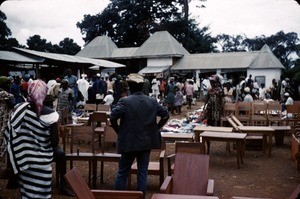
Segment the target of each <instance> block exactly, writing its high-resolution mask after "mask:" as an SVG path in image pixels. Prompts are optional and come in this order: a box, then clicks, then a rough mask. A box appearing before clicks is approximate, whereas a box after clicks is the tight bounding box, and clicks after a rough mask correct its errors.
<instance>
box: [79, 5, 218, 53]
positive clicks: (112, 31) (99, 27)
mask: <svg viewBox="0 0 300 199" xmlns="http://www.w3.org/2000/svg"><path fill="white" fill-rule="evenodd" d="M199 1H202V0H199ZM189 2H190V0H188V1H182V0H166V1H158V0H153V1H135V0H114V1H112V3H110V4H109V5H108V7H107V8H105V9H104V10H103V12H102V13H99V14H97V15H95V16H91V15H85V16H84V19H83V20H82V21H81V22H78V23H77V27H78V28H80V30H81V33H82V34H83V35H85V37H84V38H83V39H84V41H85V42H86V43H88V42H90V41H91V40H93V39H94V38H95V37H96V36H99V35H108V36H109V37H111V38H112V40H113V41H114V42H115V43H116V44H117V46H119V47H134V46H140V45H141V44H142V43H144V42H145V41H146V40H147V39H148V38H149V36H150V35H151V34H152V33H154V32H155V31H159V30H167V31H169V32H170V33H171V34H172V35H173V36H174V37H175V38H176V39H177V40H178V41H179V42H181V43H182V44H183V46H184V47H185V48H186V49H187V50H188V51H189V52H192V53H196V52H212V51H213V50H214V46H213V42H214V41H215V40H214V38H212V37H211V36H210V33H208V27H204V28H203V29H199V28H198V24H196V23H195V21H194V20H193V19H190V20H186V19H185V18H182V16H183V15H184V16H188V14H187V15H186V13H188V8H187V6H188V3H189ZM184 4H185V5H184ZM179 5H183V6H184V7H185V9H183V10H185V11H184V12H185V14H182V13H180V9H179ZM128 10H130V12H128Z"/></svg>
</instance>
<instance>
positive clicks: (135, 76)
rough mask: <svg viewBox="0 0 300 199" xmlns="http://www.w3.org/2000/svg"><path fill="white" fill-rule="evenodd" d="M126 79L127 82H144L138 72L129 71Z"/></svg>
mask: <svg viewBox="0 0 300 199" xmlns="http://www.w3.org/2000/svg"><path fill="white" fill-rule="evenodd" d="M127 81H128V82H135V83H138V84H139V83H144V82H145V80H144V77H143V76H142V75H140V74H137V73H131V74H129V75H128V76H127Z"/></svg>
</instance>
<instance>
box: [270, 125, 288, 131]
mask: <svg viewBox="0 0 300 199" xmlns="http://www.w3.org/2000/svg"><path fill="white" fill-rule="evenodd" d="M270 127H271V128H272V129H274V130H275V131H289V130H291V127H290V126H270Z"/></svg>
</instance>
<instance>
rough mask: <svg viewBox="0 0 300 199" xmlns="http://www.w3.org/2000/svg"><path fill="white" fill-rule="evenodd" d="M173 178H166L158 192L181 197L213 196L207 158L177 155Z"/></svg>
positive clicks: (205, 156)
mask: <svg viewBox="0 0 300 199" xmlns="http://www.w3.org/2000/svg"><path fill="white" fill-rule="evenodd" d="M174 165H175V166H174V173H173V176H167V177H166V179H165V181H164V182H163V184H162V186H161V188H160V192H161V193H168V194H181V195H213V189H214V180H212V179H208V172H209V156H208V155H203V154H192V153H177V154H176V156H175V164H174Z"/></svg>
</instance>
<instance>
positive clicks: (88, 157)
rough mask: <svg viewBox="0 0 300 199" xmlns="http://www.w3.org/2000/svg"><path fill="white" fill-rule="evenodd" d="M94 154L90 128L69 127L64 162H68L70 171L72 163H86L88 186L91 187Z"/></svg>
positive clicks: (92, 133)
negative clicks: (69, 132) (69, 133)
mask: <svg viewBox="0 0 300 199" xmlns="http://www.w3.org/2000/svg"><path fill="white" fill-rule="evenodd" d="M81 146H82V147H81ZM94 153H95V147H94V129H93V128H92V126H74V127H71V142H70V152H69V153H66V160H67V161H70V169H72V168H73V161H85V162H88V168H89V169H88V172H89V173H88V176H89V185H91V179H92V166H93V161H94Z"/></svg>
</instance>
